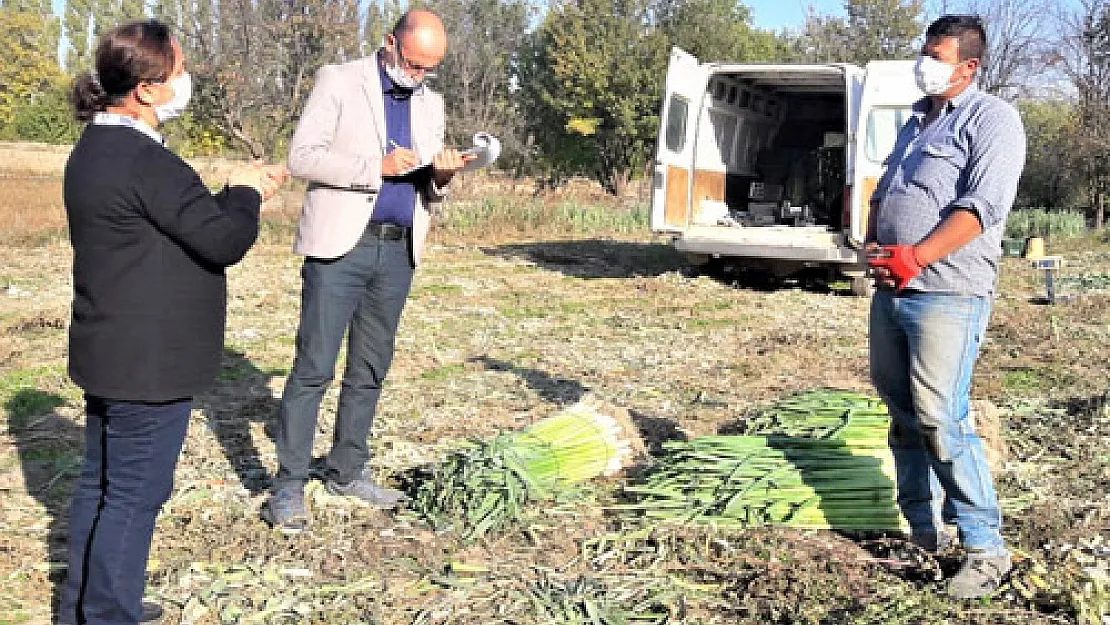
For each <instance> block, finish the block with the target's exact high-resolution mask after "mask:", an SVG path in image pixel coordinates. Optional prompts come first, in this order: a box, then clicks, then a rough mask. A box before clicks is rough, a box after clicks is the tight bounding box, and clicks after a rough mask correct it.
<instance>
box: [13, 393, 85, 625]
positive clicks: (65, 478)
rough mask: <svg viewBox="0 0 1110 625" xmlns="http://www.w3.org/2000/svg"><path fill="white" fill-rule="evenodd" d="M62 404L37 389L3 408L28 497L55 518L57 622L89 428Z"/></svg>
mask: <svg viewBox="0 0 1110 625" xmlns="http://www.w3.org/2000/svg"><path fill="white" fill-rule="evenodd" d="M63 404H65V399H63V398H62V397H60V396H58V395H55V394H53V393H47V392H43V391H40V390H37V389H23V390H20V391H18V392H17V393H16V394H15V395H14V396H13V397H11V399H9V400H8V401H7V402H6V403H5V404H4V408H5V409H6V410H7V412H8V433H9V434H10V436H11V437H12V440H14V441H15V445H16V449H17V451H18V453H19V463H20V468H21V470H22V472H23V482H24V485H25V487H26V489H27V493H28V494H29V495H31V496H32V497H34V498H35V500H36V501H38V502H39V504H40V505H42V507H43V508H44V509H45V510H46V514H47V515H48V516H49V517H50V526H49V529H48V530H47V538H46V543H47V554H48V556H47V557H48V560H49V562H50V563H51V567H50V581H51V583H52V584H53V591H52V598H51V614H52V620H56V619H57V609H58V607H57V606H58V600H59V598H60V594H61V590H62V584H63V582H64V581H65V576H66V574H65V568H64V567H60V566H56V564H58V563H65V561H66V553H67V550H66V539H67V536H68V533H69V532H68V526H69V500H70V497H71V496H72V494H73V484H74V482H75V481H76V479H77V476H78V475H79V474H80V472H81V461H82V458H83V456H84V450H85V448H84V431H85V430H84V428H83V427H81V426H79V425H78V424H77V423H75V422H74V420H73V419H71V418H69V417H66V416H63V415H61V414H58V413H57V412H56V411H55V409H56V408H58V407H59V406H62V405H63ZM0 620H2V619H0Z"/></svg>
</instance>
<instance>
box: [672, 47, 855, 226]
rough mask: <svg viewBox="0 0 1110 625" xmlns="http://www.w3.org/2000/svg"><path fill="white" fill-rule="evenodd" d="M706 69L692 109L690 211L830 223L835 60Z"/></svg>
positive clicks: (736, 222) (731, 220) (838, 97)
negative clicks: (792, 66) (697, 106)
mask: <svg viewBox="0 0 1110 625" xmlns="http://www.w3.org/2000/svg"><path fill="white" fill-rule="evenodd" d="M821 70H823V71H814V70H813V68H812V67H811V68H810V69H809V70H808V71H784V70H783V69H782V67H781V66H779V67H777V68H771V67H768V68H767V69H765V70H763V69H757V70H751V69H749V70H745V71H743V72H742V73H716V74H713V75H712V76H711V77H710V79H709V85H708V93H707V97H706V98H704V99H703V102H704V104H703V107H702V110H701V111H700V114H699V119H698V129H697V139H696V147H695V152H694V153H695V156H694V159H695V160H694V164H693V165H694V167H693V169H694V172H695V175H694V185H693V195H692V198H691V199H692V207H691V208H692V212H693V214H692V221H693V222H694V223H695V224H697V225H706V226H722V227H737V226H774V225H780V226H781V225H788V226H798V227H813V228H821V229H824V230H840V229H841V227H842V225H843V224H842V223H841V222H842V219H843V218H842V212H843V206H844V192H845V184H848V182H847V181H846V180H845V177H846V161H845V157H846V153H845V151H846V149H847V146H846V137H847V136H848V132H847V131H848V129H847V119H848V116H847V110H846V108H847V98H846V93H847V87H846V79H845V75H844V73H843V71H842V70H841V69H840V68H839V67H831V66H830V67H824V68H821Z"/></svg>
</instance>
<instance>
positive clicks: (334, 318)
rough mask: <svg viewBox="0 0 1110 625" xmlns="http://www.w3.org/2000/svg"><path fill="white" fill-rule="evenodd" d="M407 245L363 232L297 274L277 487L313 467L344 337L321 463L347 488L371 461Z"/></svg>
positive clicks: (296, 481) (406, 269)
mask: <svg viewBox="0 0 1110 625" xmlns="http://www.w3.org/2000/svg"><path fill="white" fill-rule="evenodd" d="M412 276H413V267H412V261H411V260H410V256H409V242H408V241H407V240H405V239H398V240H388V239H382V238H378V237H377V236H375V235H373V234H372V233H369V232H367V233H365V234H364V235H363V236H362V239H361V240H360V241H359V242H358V244H357V245H356V246H355V248H354V249H353V250H351V251H350V252H348V253H347V254H345V255H344V256H342V257H340V258H337V259H334V260H319V259H314V258H306V259H305V262H304V266H303V267H302V269H301V278H302V281H303V285H302V289H301V324H300V328H299V329H298V330H297V352H296V357H295V358H294V360H293V370H292V371H291V372H290V374H289V379H288V380H287V381H286V383H285V391H284V393H283V395H282V400H281V416H280V421H279V425H278V430H277V437H276V441H275V442H276V445H277V452H278V461H279V463H280V468H279V469H278V475H277V479H276V481H275V487H276V488H282V487H284V486H296V485H303V484H304V483H305V482H306V481H307V480H308V470H309V463H310V462H311V461H312V441H313V434H314V433H315V432H316V422H317V418H318V413H319V410H320V401H321V399H322V398H323V396H324V392H325V391H326V390H327V388H328V385H329V384H330V383H331V381H332V379H333V378H334V377H335V362H336V359H337V358H338V356H339V347H340V345H341V344H342V342H343V335H344V333H347V334H348V337H347V366H346V369H345V370H344V372H343V386H342V389H341V391H340V394H339V412H338V414H337V415H336V420H335V432H334V435H333V438H332V445H331V451H330V453H329V454H328V458H327V474H328V477H329V478H330V479H334V480H337V481H339V482H344V483H346V482H349V481H351V480H353V479H356V478H358V477H360V476H361V475H362V472H363V469H364V468H365V466H366V463H367V462H368V461H369V459H370V450H369V445H368V442H367V438H368V437H369V435H370V428H371V426H372V425H373V421H374V412H375V410H376V408H377V405H378V397H379V396H380V395H381V390H382V383H383V382H384V381H385V376H386V373H388V371H389V365H390V364H391V363H392V361H393V347H394V339H395V337H396V335H397V326H398V324H399V323H400V321H401V313H402V311H403V310H404V307H405V300H406V299H407V298H408V294H409V288H410V287H411V285H412Z"/></svg>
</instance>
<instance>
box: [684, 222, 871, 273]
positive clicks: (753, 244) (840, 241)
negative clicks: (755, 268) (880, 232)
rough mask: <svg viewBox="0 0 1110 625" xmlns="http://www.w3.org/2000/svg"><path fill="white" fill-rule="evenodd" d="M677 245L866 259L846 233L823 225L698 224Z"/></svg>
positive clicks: (800, 257)
mask: <svg viewBox="0 0 1110 625" xmlns="http://www.w3.org/2000/svg"><path fill="white" fill-rule="evenodd" d="M674 246H675V249H677V250H679V251H680V252H686V253H689V254H708V255H711V256H735V257H745V258H766V259H773V260H785V261H797V262H803V263H822V264H825V263H833V264H846V265H857V264H860V263H862V262H863V256H862V254H860V252H859V250H857V249H856V248H854V247H851V246H850V245H849V244H848V238H847V236H846V235H845V234H844V233H842V232H829V231H827V230H824V229H820V228H797V227H793V226H755V227H747V228H737V227H721V226H698V227H693V228H687V229H686V230H685V231H684V232H682V233H681V234H680V235H678V237H677V238H676V239H675V241H674Z"/></svg>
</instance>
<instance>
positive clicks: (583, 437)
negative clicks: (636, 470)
mask: <svg viewBox="0 0 1110 625" xmlns="http://www.w3.org/2000/svg"><path fill="white" fill-rule="evenodd" d="M635 436H636V435H635V433H634V431H633V430H632V429H631V428H630V426H628V425H627V424H626V423H622V422H621V421H618V420H617V419H614V418H613V417H611V416H607V415H604V414H601V413H600V412H598V410H597V409H596V408H595V407H594V406H592V405H590V404H588V403H584V402H579V403H578V404H576V405H574V406H572V407H570V408H566V409H564V410H562V411H560V412H558V413H556V414H555V415H552V416H551V417H548V418H546V419H543V420H541V421H538V422H536V423H534V424H532V425H530V426H529V427H527V428H525V429H524V430H522V431H520V432H509V433H505V434H501V435H499V436H497V437H496V438H494V439H493V440H492V441H489V442H482V441H474V442H471V443H470V444H468V445H466V446H465V447H463V448H460V449H457V450H455V451H453V452H451V453H450V454H449V455H448V457H447V458H446V459H445V460H444V461H443V462H442V463H440V464H439V465H438V466H436V467H432V468H431V469H430V470H427V471H425V472H424V474H423V475H421V476H420V477H419V479H418V480H417V481H416V482H415V483H414V484H413V486H412V488H410V495H411V497H410V500H409V508H410V509H411V510H412V511H413V512H415V513H416V514H417V515H418V516H419V517H421V518H422V519H424V520H425V521H427V522H428V523H430V524H431V525H432V526H433V527H434V528H436V529H437V530H449V529H453V530H456V531H460V532H461V533H462V535H463V537H464V539H467V540H470V539H475V538H479V537H481V536H483V535H485V534H487V533H489V532H494V531H500V530H503V529H505V528H506V527H507V526H508V525H509V524H511V523H513V522H515V521H518V520H520V518H521V515H522V512H523V507H524V506H525V505H526V504H528V503H531V502H535V501H541V500H548V499H553V498H555V497H557V496H559V495H560V494H563V493H565V492H567V491H568V490H570V489H571V488H572V487H573V486H574V485H576V484H580V483H582V482H584V481H586V480H589V479H592V478H596V477H600V476H609V475H615V474H616V473H618V472H619V471H620V470H621V469H622V468H624V467H625V466H627V465H628V464H630V462H631V461H632V459H633V456H634V452H633V450H634V439H635ZM637 442H638V441H637Z"/></svg>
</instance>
